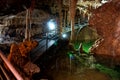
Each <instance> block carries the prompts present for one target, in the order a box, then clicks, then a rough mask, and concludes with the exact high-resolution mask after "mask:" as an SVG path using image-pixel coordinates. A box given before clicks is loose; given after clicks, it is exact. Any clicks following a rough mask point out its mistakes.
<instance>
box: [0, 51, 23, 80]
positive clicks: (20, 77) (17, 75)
mask: <svg viewBox="0 0 120 80" xmlns="http://www.w3.org/2000/svg"><path fill="white" fill-rule="evenodd" d="M0 57H1V58H2V60H3V61H4V62H5V64H6V65H7V67H8V68H9V69H10V71H11V72H12V73H13V75H14V76H15V78H16V79H17V80H23V78H22V76H21V75H20V74H19V73H18V72H17V71H16V69H15V68H14V67H13V66H12V64H11V63H10V62H9V61H8V60H7V58H6V57H5V55H4V54H3V52H2V51H1V50H0Z"/></svg>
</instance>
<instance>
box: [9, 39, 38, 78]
mask: <svg viewBox="0 0 120 80" xmlns="http://www.w3.org/2000/svg"><path fill="white" fill-rule="evenodd" d="M37 44H38V43H37V42H36V41H24V42H22V43H19V44H12V45H11V49H10V54H9V55H8V57H7V58H8V60H9V61H10V62H11V63H12V64H13V66H14V67H15V69H16V70H17V71H18V72H19V73H20V74H21V75H22V77H23V78H24V79H27V78H28V79H29V78H30V77H31V76H32V75H33V74H34V73H37V72H39V71H40V69H39V67H38V66H37V65H35V64H33V63H32V62H30V56H29V52H30V51H31V50H32V49H34V48H35V47H36V46H37Z"/></svg>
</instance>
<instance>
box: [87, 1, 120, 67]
mask: <svg viewBox="0 0 120 80" xmlns="http://www.w3.org/2000/svg"><path fill="white" fill-rule="evenodd" d="M89 23H90V26H91V27H92V28H94V29H96V30H97V33H98V34H99V35H100V36H101V37H102V39H103V41H102V42H100V44H99V45H98V46H97V47H95V48H94V49H93V50H92V52H93V53H94V56H95V57H96V59H97V60H98V61H99V62H101V63H104V64H106V65H112V66H113V65H120V0H112V1H110V2H108V3H105V4H104V5H102V6H101V7H99V8H97V9H96V10H95V11H93V15H92V17H91V18H90V21H89Z"/></svg>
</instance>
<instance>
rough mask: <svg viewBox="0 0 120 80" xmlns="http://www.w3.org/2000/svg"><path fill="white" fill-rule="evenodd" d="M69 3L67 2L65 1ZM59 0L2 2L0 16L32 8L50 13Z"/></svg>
mask: <svg viewBox="0 0 120 80" xmlns="http://www.w3.org/2000/svg"><path fill="white" fill-rule="evenodd" d="M64 1H67V0H63V2H64ZM78 1H99V2H100V1H101V0H78ZM55 2H57V0H0V4H1V5H0V16H4V15H10V14H17V13H19V12H21V11H24V10H25V9H27V8H29V7H30V6H34V8H37V9H44V10H45V11H49V7H50V6H53V4H54V3H55Z"/></svg>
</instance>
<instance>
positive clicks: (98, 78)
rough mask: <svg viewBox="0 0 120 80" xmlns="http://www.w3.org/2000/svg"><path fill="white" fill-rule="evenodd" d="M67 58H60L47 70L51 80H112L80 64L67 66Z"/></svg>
mask: <svg viewBox="0 0 120 80" xmlns="http://www.w3.org/2000/svg"><path fill="white" fill-rule="evenodd" d="M69 63H70V61H69V59H68V58H61V59H59V60H58V62H57V63H56V64H55V65H53V66H52V67H51V69H49V70H48V71H47V72H48V75H49V76H51V77H52V78H53V80H112V79H111V77H110V76H109V75H107V74H104V73H102V72H100V71H98V70H96V69H93V68H92V69H91V68H90V67H84V66H82V65H81V64H79V65H76V64H74V61H72V62H71V65H70V64H69Z"/></svg>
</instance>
